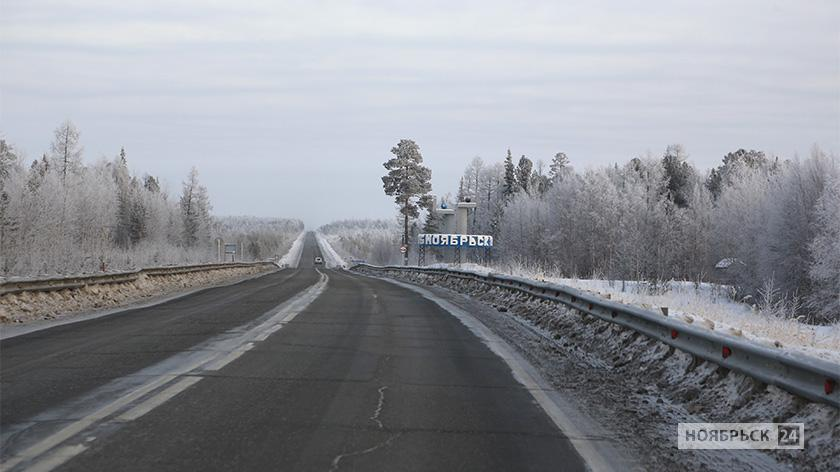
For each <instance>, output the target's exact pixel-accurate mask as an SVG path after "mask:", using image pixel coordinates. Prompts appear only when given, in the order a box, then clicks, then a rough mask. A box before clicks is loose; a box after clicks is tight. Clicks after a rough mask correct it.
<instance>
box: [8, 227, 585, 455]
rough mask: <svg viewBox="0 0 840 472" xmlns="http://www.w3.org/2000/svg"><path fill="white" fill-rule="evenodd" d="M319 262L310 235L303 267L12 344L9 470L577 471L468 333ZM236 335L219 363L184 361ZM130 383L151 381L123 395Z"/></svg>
mask: <svg viewBox="0 0 840 472" xmlns="http://www.w3.org/2000/svg"><path fill="white" fill-rule="evenodd" d="M316 254H319V251H318V249H317V245H316V243H315V242H314V238H312V237H311V235H310V236H309V237H308V238H307V240H306V244H305V247H304V253H303V256H302V258H301V266H302V268H300V269H296V270H285V271H280V272H277V273H274V274H271V275H268V276H265V277H261V278H258V279H254V280H251V281H248V282H244V283H242V284H237V285H234V286H230V287H222V288H218V289H210V290H206V291H204V292H201V293H198V294H194V295H191V296H188V297H185V298H182V299H179V300H175V301H172V302H169V303H165V304H162V305H159V306H156V307H150V308H145V309H140V310H136V312H131V313H122V314H118V315H113V316H109V317H106V318H101V319H98V320H92V321H89V322H81V323H77V324H72V325H67V326H62V327H57V328H54V329H49V330H46V331H41V332H37V333H32V334H30V335H26V336H21V337H18V338H13V339H9V340H6V341H3V343H2V346H1V347H0V356H2V371H0V375H1V376H2V389H3V390H2V412H3V418H2V426H3V429H4V432H3V443H4V451H3V460H4V461H6V462H7V463H10V464H12V465H14V466H15V467H21V468H23V467H26V466H34V465H37V466H39V467H43V468H44V469H50V468H53V467H57V468H59V469H60V470H80V471H82V470H84V471H91V470H268V469H273V470H325V471H329V470H342V469H343V470H389V471H391V470H455V469H457V470H579V469H583V468H584V463H583V461H582V459H581V458H580V456H579V455H578V454H577V452H576V451H575V450H574V448H573V447H572V445H571V443H570V442H569V440H568V439H567V438H566V437H565V436H564V434H563V433H562V432H561V431H560V430H559V429H558V427H557V426H556V425H555V424H554V423H553V422H552V420H551V419H550V418H549V416H548V415H546V413H545V412H544V411H543V410H542V409H541V407H540V406H539V405H538V404H537V403H536V402H535V401H534V398H533V396H532V394H531V392H529V390H528V389H526V388H525V387H523V386H522V385H521V384H520V383H518V382H517V381H516V380H515V378H514V376H513V374H512V372H511V369H510V367H509V366H508V365H507V364H506V363H505V362H504V361H503V360H502V359H500V358H499V357H498V356H497V355H496V354H494V353H493V352H492V351H491V350H490V349H489V348H488V346H486V345H485V344H484V343H483V342H482V341H481V340H480V339H479V338H477V337H476V336H475V335H474V334H473V333H472V332H471V331H470V330H469V329H468V328H467V327H465V326H464V325H463V324H461V322H460V321H458V319H456V318H455V317H453V316H451V315H450V314H449V313H447V312H445V311H444V310H443V309H442V308H440V307H439V306H438V305H437V304H435V303H433V302H431V301H429V300H427V299H425V298H423V297H422V296H420V295H418V294H417V293H415V292H414V291H411V290H408V289H405V288H402V287H399V286H396V285H393V284H391V283H388V282H386V281H382V280H377V279H371V278H366V277H362V276H358V275H353V274H348V273H346V272H341V271H332V270H323V269H320V271H318V270H315V269H313V268H311V264H312V259H313V257H314V255H316ZM306 265H308V266H310V267H309V268H303V266H306ZM321 272H323V273H324V275H321ZM278 306H279V308H276V307H278ZM237 327H239V328H237ZM232 339H233V340H234V341H235V342H236V343H239V344H236V346H237V347H236V348H232V349H231V350H230V353H229V354H230V355H225V356H222V357H219V358H220V359H223V360H224V362H221V363H218V364H216V362H217V361H213V362H212V363H209V364H208V363H196V357H195V356H194V355H192V353H191V352H190V351H194V352H203V351H213V350H214V349H217V348H215V347H208V346H218V345H222V344H219V343H228V344H225V345H228V346H229V345H231V344H230V343H231V342H234V341H231V340H232ZM226 353H227V351H226ZM191 363H192V364H191ZM150 366H151V367H153V369H151V368H150ZM179 366H180V367H179ZM183 366H186V367H187V368H190V369H189V370H185V368H182V367H183ZM193 366H195V367H194V368H193ZM213 366H215V367H213ZM137 372H142V373H143V378H144V379H154V381H155V382H158V383H157V384H154V385H152V386H151V387H148V388H146V389H145V390H142V391H140V390H138V387H137V385H150V383H149V382H150V381H146V383H145V384H142V383H141V382H135V383H133V384H132V383H129V387H126V388H121V389H118V388H116V387H113V385H118V386H123V385H126V383H125V382H122V379H123V378H131V377H132V375H134V376H135V377H140V375H139V374H137ZM158 374H160V375H158ZM144 388H145V387H144ZM109 389H110V390H109ZM131 395H134V396H133V397H132V396H131ZM79 398H83V399H85V401H84V402H81V403H80V401H79ZM113 405H116V406H113ZM76 406H78V411H73V410H74V408H75V407H76ZM33 419H36V420H33ZM26 425H29V427H28V428H25V427H24V426H26ZM7 431H12V433H10V434H7ZM22 451H23V452H26V453H25V454H24V453H23V452H22ZM10 460H17V462H9V461H10Z"/></svg>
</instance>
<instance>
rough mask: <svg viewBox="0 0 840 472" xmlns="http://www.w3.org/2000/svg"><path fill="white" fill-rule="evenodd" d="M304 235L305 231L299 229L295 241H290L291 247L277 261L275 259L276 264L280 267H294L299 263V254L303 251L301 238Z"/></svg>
mask: <svg viewBox="0 0 840 472" xmlns="http://www.w3.org/2000/svg"><path fill="white" fill-rule="evenodd" d="M305 236H306V231H301V232H300V234H299V235H298V237H297V238H296V239H295V241H294V242H293V243H292V247H290V248H289V252H287V253H286V254H284V255H283V257H281V258H280V260H279V261H277V265H278V266H279V267H280V268H281V269H282V268H284V267H290V268H293V269H294V268H296V267H297V266H298V265H299V264H300V255H301V253H302V252H303V239H304V237H305Z"/></svg>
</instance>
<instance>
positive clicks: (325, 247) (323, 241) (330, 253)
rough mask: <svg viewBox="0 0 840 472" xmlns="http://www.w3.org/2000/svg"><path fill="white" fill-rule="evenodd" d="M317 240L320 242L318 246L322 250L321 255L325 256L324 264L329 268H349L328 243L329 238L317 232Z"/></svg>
mask: <svg viewBox="0 0 840 472" xmlns="http://www.w3.org/2000/svg"><path fill="white" fill-rule="evenodd" d="M315 239H316V240H317V241H318V246H319V247H320V248H321V255H322V256H324V262H325V263H326V265H327V267H347V262H345V261H344V258H342V257H341V256H340V255H338V253H337V252H336V251H335V249H334V248H333V247H332V245H330V242H329V241H327V238H326V237H325V236H324V235H323V234H322V233H321V232H320V231H316V232H315Z"/></svg>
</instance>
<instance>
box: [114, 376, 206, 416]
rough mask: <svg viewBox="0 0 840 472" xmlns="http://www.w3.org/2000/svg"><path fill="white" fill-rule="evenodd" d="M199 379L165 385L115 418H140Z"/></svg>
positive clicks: (192, 378) (189, 378)
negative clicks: (156, 392) (158, 391)
mask: <svg viewBox="0 0 840 472" xmlns="http://www.w3.org/2000/svg"><path fill="white" fill-rule="evenodd" d="M199 380H201V377H186V378H183V379H181V380H179V381H177V382H175V383H174V384H172V385H170V386H168V387H166V388H165V389H163V390H161V391H160V393H158V394H156V395H154V396H153V397H151V398H149V399H148V400H146V401H144V402H143V403H141V404H139V405H137V406H135V407H134V408H132V409H130V410H128V411H126V412H125V413H123V414H121V415H120V416H118V417H117V419H118V420H120V421H134V420H136V419H137V418H140V417H141V416H143V415H145V414H146V413H148V412H150V411H152V410H154V409H155V408H157V407H158V406H160V405H162V404H163V403H164V402H166V401H167V400H169V399H171V398H172V397H174V396H175V395H178V394H179V393H181V392H183V391H184V390H186V389H187V388H189V387H190V386H191V385H193V384H194V383H196V382H198V381H199Z"/></svg>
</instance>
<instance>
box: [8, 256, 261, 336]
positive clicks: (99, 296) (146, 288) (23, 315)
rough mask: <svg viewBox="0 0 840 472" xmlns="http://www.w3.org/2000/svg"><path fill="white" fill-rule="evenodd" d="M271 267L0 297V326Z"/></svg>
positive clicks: (135, 299)
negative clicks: (0, 324)
mask: <svg viewBox="0 0 840 472" xmlns="http://www.w3.org/2000/svg"><path fill="white" fill-rule="evenodd" d="M271 267H273V265H268V264H266V265H254V266H246V267H232V268H230V269H216V270H209V271H198V272H189V273H182V274H171V275H155V276H151V277H150V276H147V275H145V274H141V275H140V277H139V278H137V280H133V281H130V282H123V283H113V284H96V285H86V286H84V287H82V288H68V289H63V290H55V291H50V292H43V291H31V292H29V291H27V292H20V293H11V294H5V295H2V296H0V323H4V324H5V323H29V322H33V321H42V320H54V319H58V318H64V317H68V316H72V315H76V314H82V313H87V312H91V311H99V310H105V309H112V308H116V307H120V306H123V305H130V304H135V303H139V302H142V301H147V300H149V299H155V298H165V297H170V296H172V295H175V294H178V293H182V292H186V291H190V290H194V289H199V288H206V287H211V286H214V285H219V284H223V283H230V282H232V281H237V280H240V279H243V278H247V277H252V276H255V275H258V274H261V273H264V272H266V271H268V270H270V268H271Z"/></svg>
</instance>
